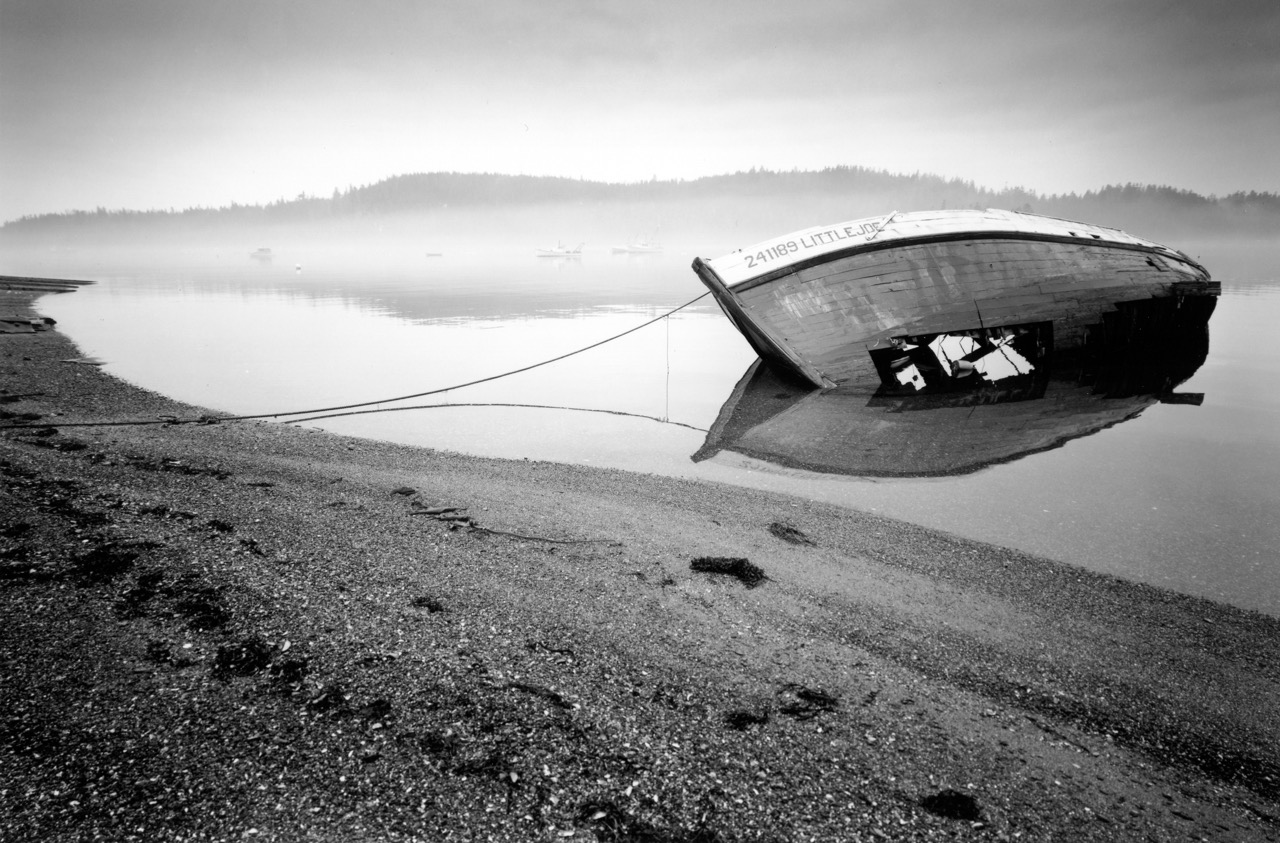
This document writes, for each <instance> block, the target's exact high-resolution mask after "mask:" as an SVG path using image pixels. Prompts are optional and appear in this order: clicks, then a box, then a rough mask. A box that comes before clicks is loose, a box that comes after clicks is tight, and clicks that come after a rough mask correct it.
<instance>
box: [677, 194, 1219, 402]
mask: <svg viewBox="0 0 1280 843" xmlns="http://www.w3.org/2000/svg"><path fill="white" fill-rule="evenodd" d="M693 269H694V272H696V273H697V275H698V277H699V278H700V279H701V280H702V282H703V283H704V284H706V286H707V287H708V288H709V289H710V290H711V292H712V294H713V295H714V296H715V298H716V300H717V301H718V302H719V304H720V306H721V308H722V309H723V310H724V312H725V314H726V315H727V316H728V317H729V319H730V320H732V322H733V323H734V325H735V326H737V328H738V330H739V331H741V332H742V334H743V335H744V336H745V337H746V338H747V340H748V342H750V343H751V345H752V347H753V348H755V350H756V352H757V353H758V354H759V355H760V356H761V357H762V358H763V359H765V360H766V361H767V362H768V363H770V364H771V365H772V366H774V367H775V368H778V369H779V370H781V371H783V372H785V373H789V374H790V375H792V376H795V377H798V378H800V379H801V380H803V381H807V382H808V383H810V384H811V385H813V386H815V387H819V388H830V387H834V386H838V385H840V384H843V383H848V382H850V381H858V380H866V379H869V378H872V377H874V369H873V367H872V365H871V362H870V360H869V355H868V351H870V350H872V349H875V348H880V347H884V346H885V345H887V344H888V343H889V341H890V340H891V339H893V338H895V337H902V336H905V335H920V334H937V333H944V332H948V331H961V330H971V329H978V328H991V327H994V326H1000V325H1006V324H1014V323H1026V322H1031V321H1048V322H1052V323H1053V331H1054V333H1053V341H1054V345H1055V347H1056V348H1058V349H1060V350H1069V349H1071V348H1073V347H1076V346H1078V345H1079V344H1080V343H1081V341H1082V340H1083V336H1084V329H1085V327H1086V326H1087V325H1090V324H1094V323H1097V322H1098V321H1099V319H1100V317H1101V314H1103V313H1105V312H1108V311H1110V310H1111V309H1112V308H1113V307H1114V305H1115V304H1116V303H1117V302H1120V301H1129V300H1135V299H1143V298H1148V297H1157V296H1163V295H1170V294H1173V293H1174V292H1178V293H1181V294H1194V293H1195V292H1196V291H1197V290H1200V289H1203V290H1204V291H1205V292H1206V293H1209V292H1211V291H1216V290H1215V289H1214V285H1212V284H1211V282H1210V280H1209V273H1208V272H1207V271H1206V270H1205V268H1204V267H1203V266H1201V265H1200V264H1199V263H1198V262H1197V261H1195V260H1193V259H1192V258H1190V257H1188V256H1187V255H1185V254H1183V253H1182V252H1179V251H1176V250H1174V249H1171V248H1169V247H1167V246H1162V245H1160V244H1159V243H1154V242H1152V241H1149V240H1143V239H1141V238H1138V237H1134V236H1132V235H1129V234H1126V233H1125V232H1123V231H1119V230H1117V229H1112V228H1103V227H1101V226H1095V225H1089V224H1086V223H1079V222H1072V221H1070V220H1061V219H1055V218H1052V217H1044V216H1039V215H1035V214H1022V213H1016V212H1012V211H1002V210H986V211H972V210H954V211H920V212H913V213H902V214H899V213H894V214H889V215H887V216H881V217H870V218H867V219H860V220H853V221H851V222H844V223H839V224H836V225H830V226H818V227H815V228H809V229H805V230H803V231H798V232H794V233H792V234H785V235H782V236H781V237H775V238H772V239H770V240H766V241H764V242H762V243H759V244H757V245H755V246H752V247H751V248H749V249H740V250H738V251H735V252H732V253H730V254H728V255H724V256H723V257H720V258H716V259H714V260H709V261H706V260H703V259H702V258H695V259H694V262H693Z"/></svg>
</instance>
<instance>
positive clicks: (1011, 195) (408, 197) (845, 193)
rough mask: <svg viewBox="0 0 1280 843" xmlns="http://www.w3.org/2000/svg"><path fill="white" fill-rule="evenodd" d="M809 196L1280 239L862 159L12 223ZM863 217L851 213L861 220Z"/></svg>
mask: <svg viewBox="0 0 1280 843" xmlns="http://www.w3.org/2000/svg"><path fill="white" fill-rule="evenodd" d="M775 201H776V202H786V203H791V202H795V201H810V202H812V203H813V205H814V207H815V208H822V209H826V208H840V207H848V208H851V209H855V208H861V207H864V206H865V207H867V210H865V211H860V212H859V213H866V214H872V213H878V212H884V211H886V210H897V211H912V210H924V209H931V208H989V207H995V208H1009V209H1013V210H1021V211H1031V212H1035V213H1040V214H1047V215H1050V216H1061V217H1067V218H1070V219H1080V220H1087V221H1090V222H1097V223H1100V224H1103V225H1114V226H1118V227H1129V226H1135V225H1141V224H1143V223H1148V224H1150V223H1151V222H1156V221H1158V222H1159V223H1160V227H1161V228H1165V229H1168V228H1175V229H1195V230H1200V231H1212V232H1216V233H1230V232H1238V233H1241V234H1247V235H1250V236H1257V235H1264V236H1269V235H1276V236H1280V194H1275V193H1259V192H1256V191H1249V192H1237V193H1232V194H1230V195H1227V196H1223V197H1217V196H1202V195H1200V194H1197V193H1193V192H1191V191H1186V190H1180V189H1177V188H1173V187H1166V186H1150V185H1137V184H1127V185H1113V186H1108V187H1103V188H1101V189H1099V190H1096V191H1088V192H1086V193H1083V194H1074V193H1071V194H1065V195H1041V194H1037V193H1034V192H1032V191H1029V190H1024V189H1021V188H1009V189H1003V190H990V189H986V188H982V187H978V186H976V185H975V184H973V183H972V182H968V181H962V180H957V179H945V178H942V177H939V176H934V175H927V174H919V173H917V174H913V175H901V174H893V173H888V172H884V171H878V170H870V169H866V168H862V167H833V168H828V169H824V170H810V171H788V172H778V171H770V170H750V171H747V172H738V173H733V174H728V175H721V176H710V177H706V178H700V179H693V180H689V181H685V180H668V181H659V180H657V179H654V180H651V181H647V182H639V183H627V184H617V183H607V182H597V181H585V180H581V179H568V178H556V177H539V176H510V175H499V174H488V173H483V174H481V173H415V174H411V175H402V176H394V177H392V178H388V179H384V180H383V181H380V182H377V183H375V184H370V185H366V186H363V187H349V188H347V189H346V190H340V189H335V190H334V191H333V194H332V195H331V196H329V197H327V198H325V197H316V196H307V195H305V194H303V195H299V196H297V197H296V198H294V199H279V200H277V201H275V202H271V203H269V204H266V205H239V204H234V203H233V204H232V205H230V206H227V207H222V208H187V209H184V210H173V209H169V210H147V211H142V210H124V209H121V210H108V209H106V208H101V207H100V208H97V209H94V210H92V211H83V210H76V211H68V212H64V213H58V214H44V215H40V216H29V217H23V218H21V219H18V220H13V221H10V222H7V223H5V224H4V226H3V228H2V229H0V232H3V233H4V234H6V235H13V236H21V235H38V234H49V235H56V234H61V233H66V232H67V231H68V230H69V229H78V230H83V229H85V228H86V227H87V228H91V229H100V228H101V229H116V228H119V227H126V228H129V229H131V230H138V229H144V230H145V229H151V228H153V227H155V228H169V227H173V226H177V227H186V225H199V226H202V227H204V226H211V225H212V226H216V225H218V224H221V223H226V224H233V223H268V222H305V221H316V220H341V219H344V218H364V217H370V216H378V215H390V214H397V213H404V212H422V211H432V212H439V211H445V210H448V209H454V210H458V209H484V208H486V207H495V208H496V207H502V208H519V207H521V206H530V207H532V206H538V205H547V204H552V205H563V206H588V207H589V206H592V205H597V204H599V205H603V204H605V203H637V204H644V205H646V206H650V207H662V206H667V207H678V206H681V205H686V204H688V203H701V204H703V205H708V204H709V205H712V206H714V205H718V204H721V203H723V204H724V205H725V206H727V207H732V206H734V205H739V206H741V205H759V204H761V203H765V204H767V203H771V202H775ZM853 215H856V214H854V213H850V216H853Z"/></svg>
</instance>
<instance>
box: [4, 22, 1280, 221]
mask: <svg viewBox="0 0 1280 843" xmlns="http://www.w3.org/2000/svg"><path fill="white" fill-rule="evenodd" d="M840 164H847V165H861V166H866V167H871V168H876V169H885V170H889V171H892V172H906V173H910V172H915V171H921V172H928V173H937V174H939V175H943V176H948V177H959V178H963V179H967V180H971V181H974V182H976V183H978V184H979V185H982V186H986V187H992V188H1001V187H1005V186H1022V187H1026V188H1029V189H1031V190H1034V191H1036V192H1039V193H1059V192H1071V191H1074V192H1081V191H1085V190H1089V189H1094V188H1098V187H1101V186H1103V185H1106V184H1113V183H1124V182H1139V183H1145V184H1167V185H1172V186H1174V187H1179V188H1185V189H1188V190H1193V191H1196V192H1199V193H1205V194H1210V193H1213V194H1218V195H1222V194H1226V193H1231V192H1234V191H1237V190H1266V191H1272V192H1280V2H1278V0H1194V1H1193V0H1110V2H1097V0H1070V1H1069V2H1068V0H928V1H927V2H924V1H923V0H727V1H726V2H720V0H715V2H700V0H674V2H644V0H624V1H623V2H588V1H587V0H579V2H573V1H572V0H459V2H438V1H434V2H433V1H429V0H416V2H414V0H350V2H348V1H347V0H341V1H340V0H0V221H3V220H9V219H14V218H16V217H19V216H22V215H26V214H40V213H46V212H58V211H64V210H69V209H93V208H95V207H97V206H105V207H107V208H110V209H116V208H133V209H150V208H169V207H173V208H179V209H180V208H185V207H193V206H219V205H225V204H229V203H231V202H232V201H236V202H240V203H245V204H251V203H258V202H269V201H272V200H275V199H278V198H281V197H284V198H293V197H295V196H297V195H298V194H299V193H307V194H311V195H319V196H326V197H327V196H329V195H330V194H331V193H332V192H333V190H334V189H335V188H338V189H343V190H345V189H346V188H348V187H351V186H359V185H363V184H369V183H372V182H375V181H379V180H381V179H383V178H386V177H388V176H392V175H397V174H402V173H412V172H429V171H437V170H454V171H462V172H502V173H526V174H533V175H562V176H571V177H579V176H581V177H584V178H589V179H602V180H608V181H635V180H641V179H648V178H650V177H653V176H657V177H658V178H660V179H665V178H696V177H698V176H704V175H714V174H719V173H727V172H733V171H736V170H742V169H749V168H751V167H755V166H759V167H768V168H773V169H790V168H793V167H797V168H801V169H814V168H821V167H825V166H832V165H840Z"/></svg>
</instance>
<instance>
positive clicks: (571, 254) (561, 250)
mask: <svg viewBox="0 0 1280 843" xmlns="http://www.w3.org/2000/svg"><path fill="white" fill-rule="evenodd" d="M584 245H585V244H584V243H579V244H578V245H577V246H575V247H573V248H570V247H569V246H566V245H564V244H563V243H561V242H560V241H558V240H557V241H556V245H554V246H552V247H550V248H548V249H534V251H533V254H534V256H535V257H539V258H580V257H582V247H583V246H584Z"/></svg>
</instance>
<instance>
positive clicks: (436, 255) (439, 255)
mask: <svg viewBox="0 0 1280 843" xmlns="http://www.w3.org/2000/svg"><path fill="white" fill-rule="evenodd" d="M427 257H429V258H442V257H444V252H427Z"/></svg>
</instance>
